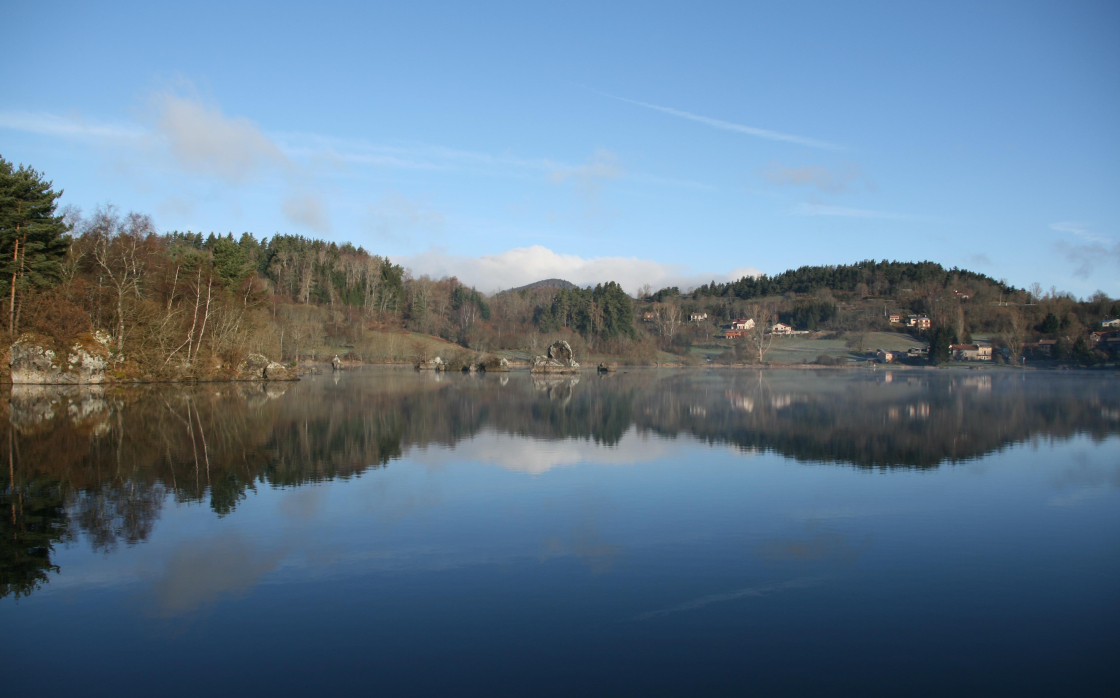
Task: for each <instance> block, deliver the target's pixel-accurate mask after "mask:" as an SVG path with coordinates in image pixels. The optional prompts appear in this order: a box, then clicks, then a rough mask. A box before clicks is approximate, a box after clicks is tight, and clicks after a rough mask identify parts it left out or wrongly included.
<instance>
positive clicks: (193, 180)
mask: <svg viewBox="0 0 1120 698" xmlns="http://www.w3.org/2000/svg"><path fill="white" fill-rule="evenodd" d="M747 5H748V4H746V3H729V4H726V5H707V6H704V7H702V8H698V7H696V6H694V4H681V5H668V4H652V3H643V4H633V5H629V6H627V5H623V4H612V5H611V6H610V7H603V6H602V4H601V3H589V4H586V5H577V4H575V3H557V4H553V5H552V6H549V7H543V8H537V7H530V6H529V4H528V3H510V4H506V5H497V4H494V5H488V6H487V7H486V8H484V9H478V8H469V7H462V6H457V5H436V4H421V3H392V4H389V3H386V4H384V5H383V6H380V7H371V6H369V4H366V3H363V4H358V3H355V4H328V3H317V4H315V5H307V6H300V5H294V4H285V3H279V2H271V3H259V4H250V3H238V4H237V6H236V7H230V6H229V4H228V3H205V2H192V3H187V4H174V3H135V4H126V3H117V4H111V5H105V6H101V5H98V4H94V3H73V4H69V3H50V4H47V3H32V2H27V3H18V4H17V3H12V4H9V5H8V6H7V7H6V8H5V10H4V13H5V16H6V18H5V22H4V23H5V25H6V29H7V31H6V32H5V38H6V43H7V50H6V55H7V56H8V58H7V59H6V60H4V61H3V62H2V63H0V84H3V85H4V89H3V90H2V91H0V155H3V156H4V157H5V158H7V159H9V160H12V161H15V162H20V163H28V164H31V165H34V166H35V167H37V168H38V169H40V170H42V171H44V172H45V173H46V174H47V175H48V176H49V177H50V178H52V179H53V180H54V181H55V182H56V184H57V185H58V186H60V187H62V188H64V189H65V190H66V195H65V197H64V203H69V204H74V205H76V206H79V207H81V208H82V209H83V210H85V211H90V210H92V209H93V208H94V207H95V206H97V205H98V204H103V203H114V204H116V205H117V206H119V207H121V208H122V209H135V210H139V211H144V212H148V213H151V214H152V215H153V217H154V218H155V220H156V223H157V225H158V226H159V227H160V229H162V230H175V229H179V230H185V229H190V230H196V231H198V230H201V231H207V232H208V231H211V230H213V231H220V232H224V231H232V232H234V233H235V234H237V233H240V232H242V231H251V232H253V233H255V234H256V235H257V236H258V237H261V236H271V235H273V234H275V233H277V232H283V233H298V234H303V235H311V236H317V237H325V238H328V239H332V240H337V241H340V242H341V241H352V242H354V243H356V244H361V245H363V246H365V247H366V248H367V249H370V250H371V251H374V252H377V253H380V254H385V255H388V256H389V257H390V258H391V259H393V260H394V261H397V262H401V263H404V264H406V265H407V266H409V267H410V268H412V269H413V271H414V273H416V274H421V273H429V274H434V275H440V274H443V273H457V274H459V276H460V277H461V278H463V279H464V280H465V281H468V282H470V283H475V284H478V285H479V286H480V287H481V288H483V289H485V290H493V289H494V288H497V287H509V286H512V285H516V284H518V283H524V282H526V281H532V280H535V279H536V278H543V277H545V276H563V277H565V278H569V279H570V280H572V281H575V282H577V283H592V282H594V281H599V280H607V279H611V278H615V279H617V280H619V281H621V282H622V283H623V285H624V287H626V288H627V290H629V291H632V292H633V291H634V290H636V289H637V287H638V286H639V285H640V284H642V283H650V284H652V285H653V286H654V287H657V286H659V285H662V284H667V283H681V284H686V285H687V284H690V283H696V282H698V281H701V280H708V279H712V278H715V279H725V278H730V277H737V276H739V275H741V274H742V273H745V272H747V271H750V270H761V271H763V272H767V273H776V272H780V271H783V270H785V269H787V268H791V267H797V266H800V265H803V264H836V263H845V262H852V261H856V260H860V259H866V258H877V259H883V258H886V259H900V260H917V259H931V260H934V261H938V262H941V263H942V264H945V265H947V266H952V265H958V266H962V267H967V268H971V269H975V270H977V271H980V272H984V273H987V274H990V275H991V276H994V277H996V278H1006V279H1007V280H1008V281H1009V282H1011V283H1013V284H1016V285H1019V286H1025V285H1027V284H1030V283H1031V282H1034V281H1038V282H1040V283H1042V284H1043V286H1044V287H1047V288H1048V287H1050V286H1051V285H1054V286H1057V287H1058V288H1059V289H1065V290H1069V291H1071V292H1073V293H1074V294H1076V295H1079V296H1082V295H1088V294H1090V293H1092V292H1093V291H1094V290H1096V289H1103V290H1105V291H1106V292H1108V293H1109V294H1110V295H1111V296H1113V297H1116V296H1120V137H1118V136H1117V125H1118V124H1120V40H1118V38H1120V5H1118V4H1116V3H1113V2H1062V3H1059V2H1053V3H1028V2H1014V3H994V2H993V3H960V4H957V3H938V4H928V5H923V6H917V5H914V6H911V4H902V3H883V4H874V3H857V4H852V5H850V6H846V7H841V6H839V5H838V4H836V3H805V4H800V3H780V4H774V5H771V6H761V5H758V6H755V5H751V6H747ZM13 57H14V58H13Z"/></svg>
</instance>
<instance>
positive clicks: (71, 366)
mask: <svg viewBox="0 0 1120 698" xmlns="http://www.w3.org/2000/svg"><path fill="white" fill-rule="evenodd" d="M112 360H113V356H112V352H111V351H110V350H109V336H108V335H106V334H104V333H102V332H97V333H93V334H91V333H88V332H83V333H82V334H80V335H78V337H77V338H76V339H75V340H74V343H73V344H71V345H70V346H69V347H66V348H65V349H63V350H59V349H57V348H56V347H55V343H54V341H53V340H51V339H50V338H48V337H43V336H39V335H34V334H24V335H22V336H20V338H19V339H17V340H16V341H15V343H14V344H12V346H11V349H10V350H9V351H8V365H9V366H10V367H11V375H12V382H13V383H17V384H18V383H31V384H62V385H74V384H89V383H104V382H105V369H106V368H108V366H109V364H110V363H111V362H112Z"/></svg>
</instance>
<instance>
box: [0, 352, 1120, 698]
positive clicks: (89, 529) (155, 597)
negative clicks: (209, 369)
mask: <svg viewBox="0 0 1120 698" xmlns="http://www.w3.org/2000/svg"><path fill="white" fill-rule="evenodd" d="M0 409H3V410H4V411H6V413H7V414H6V415H5V416H6V418H7V421H8V422H9V424H10V428H9V429H8V430H7V431H8V433H7V435H6V436H5V441H6V444H5V445H4V450H5V451H6V452H7V453H8V454H10V455H9V475H8V486H7V489H6V490H4V493H3V499H2V501H0V504H2V507H0V513H2V514H3V517H2V519H3V521H2V523H0V534H2V536H3V541H2V543H0V594H2V598H0V629H2V632H3V635H2V637H3V649H2V651H0V667H2V668H3V672H2V674H3V676H4V679H3V683H4V688H3V689H0V693H3V694H4V695H11V696H16V695H33V694H35V695H41V694H47V695H84V696H91V695H114V696H119V695H145V696H147V695H159V696H178V695H184V696H198V695H257V694H259V695H292V694H304V695H308V694H322V693H338V692H342V691H355V692H360V693H361V694H371V693H374V694H381V695H447V694H451V695H573V694H617V695H621V694H632V695H661V694H664V695H702V694H736V695H743V694H759V695H766V694H800V695H809V694H825V695H836V694H839V693H849V692H851V693H855V692H858V693H861V694H865V695H915V694H947V693H953V694H971V695H981V694H982V695H990V694H997V693H1001V694H1009V695H1025V694H1033V695H1117V692H1118V691H1120V688H1118V681H1120V680H1118V678H1117V673H1116V667H1117V657H1120V379H1118V378H1116V377H1115V376H1105V375H1050V376H1047V375H1037V374H1035V375H1023V374H1015V373H1010V372H1009V373H1000V372H994V373H987V372H976V371H967V372H956V373H954V372H948V373H946V372H937V373H932V372H922V371H895V372H883V371H876V372H873V373H872V372H867V373H857V372H778V371H773V372H764V373H757V372H747V371H714V372H703V371H693V372H689V371H675V372H665V371H663V372H656V371H652V370H650V371H634V372H630V373H624V374H617V375H609V376H604V377H599V376H596V375H592V374H584V375H583V376H581V377H579V378H578V379H568V378H565V379H562V380H548V381H541V380H535V379H534V378H532V377H531V376H529V375H528V374H525V373H513V374H508V375H488V376H486V375H484V376H469V375H451V376H436V375H432V374H417V373H414V372H411V371H403V370H392V369H384V370H365V371H355V372H345V373H342V374H338V375H333V376H332V375H329V374H328V375H321V376H312V377H309V378H307V379H305V380H304V381H302V382H300V383H298V384H292V385H267V386H261V385H254V384H210V385H202V386H198V387H192V388H184V387H182V386H178V387H171V386H163V387H157V386H147V387H140V388H132V389H127V390H125V389H117V390H108V391H103V392H101V391H97V392H90V391H88V390H86V391H81V390H77V389H70V390H43V389H37V388H28V387H18V386H17V387H16V388H14V389H13V391H12V394H11V398H10V400H8V399H4V400H3V401H2V404H0Z"/></svg>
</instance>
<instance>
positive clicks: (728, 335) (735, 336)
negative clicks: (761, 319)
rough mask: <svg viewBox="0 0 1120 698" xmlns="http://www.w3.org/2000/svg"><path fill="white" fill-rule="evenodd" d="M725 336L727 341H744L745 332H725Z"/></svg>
mask: <svg viewBox="0 0 1120 698" xmlns="http://www.w3.org/2000/svg"><path fill="white" fill-rule="evenodd" d="M723 336H724V337H725V338H727V339H742V338H743V330H725V331H724V333H723Z"/></svg>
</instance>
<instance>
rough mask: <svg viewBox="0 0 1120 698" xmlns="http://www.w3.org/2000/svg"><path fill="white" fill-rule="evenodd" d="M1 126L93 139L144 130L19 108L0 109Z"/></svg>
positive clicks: (121, 136)
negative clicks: (24, 110) (1, 110)
mask: <svg viewBox="0 0 1120 698" xmlns="http://www.w3.org/2000/svg"><path fill="white" fill-rule="evenodd" d="M0 129H10V130H12V131H23V132H25V133H35V134H38V135H41V136H62V137H69V138H92V139H135V138H140V137H141V136H143V135H144V134H145V131H144V130H143V129H141V128H139V127H137V126H133V125H131V124H109V123H97V122H88V121H86V120H85V119H82V118H80V117H66V116H58V115H57V114H48V113H42V112H40V113H31V112H18V111H4V112H0Z"/></svg>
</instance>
